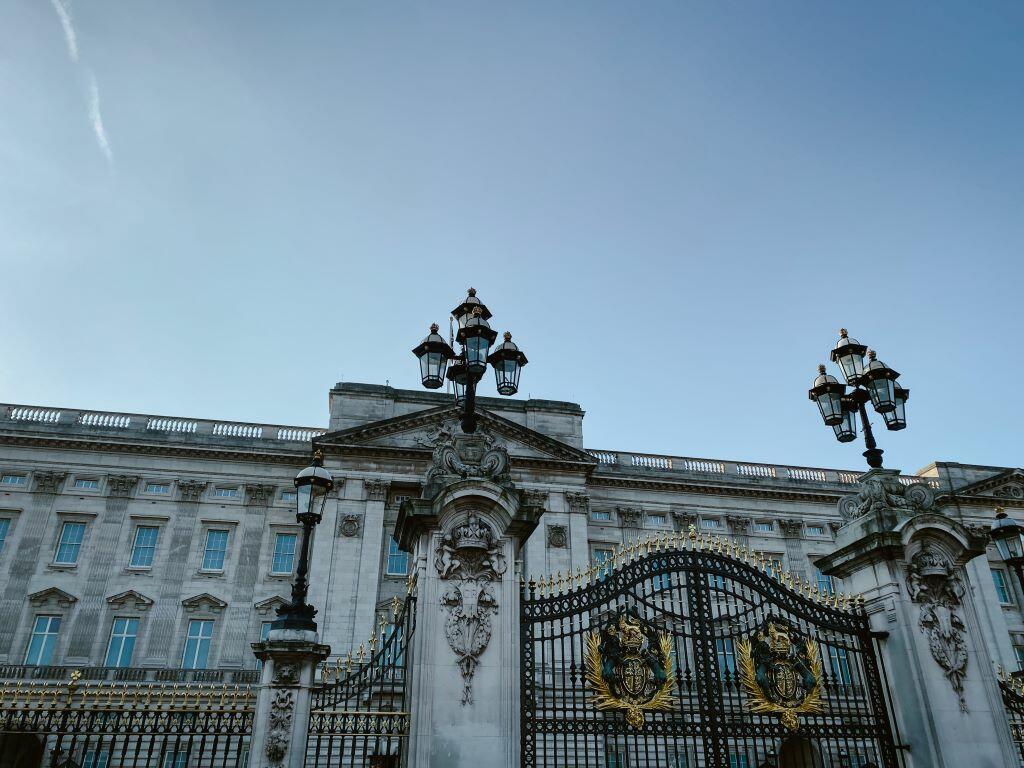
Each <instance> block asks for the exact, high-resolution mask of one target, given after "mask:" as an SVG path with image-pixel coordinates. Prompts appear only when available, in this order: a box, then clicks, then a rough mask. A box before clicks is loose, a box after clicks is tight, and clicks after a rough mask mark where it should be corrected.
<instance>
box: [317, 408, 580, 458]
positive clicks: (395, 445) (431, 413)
mask: <svg viewBox="0 0 1024 768" xmlns="http://www.w3.org/2000/svg"><path fill="white" fill-rule="evenodd" d="M459 417H460V410H459V408H457V407H455V406H442V407H440V408H431V409H429V410H424V411H417V412H416V413H410V414H406V415H404V416H396V417H394V418H392V419H385V420H384V421H376V422H372V423H370V424H363V425H361V426H358V427H352V428H350V429H345V430H340V431H338V432H329V433H327V434H326V435H323V436H322V437H320V438H318V439H317V441H316V442H317V445H319V446H323V447H324V448H326V449H328V450H330V449H331V448H335V449H338V450H342V449H346V448H347V449H355V448H359V449H362V450H364V451H372V450H373V449H378V450H380V451H382V452H396V451H397V452H401V453H407V452H418V453H422V454H423V455H424V456H425V457H427V456H429V455H430V452H431V450H432V446H433V444H434V441H435V439H436V437H437V434H438V430H440V429H441V428H442V427H448V428H449V429H451V430H452V431H453V432H458V431H459V426H458V424H459ZM477 420H478V427H477V432H478V434H483V435H486V436H487V437H489V438H492V439H493V440H494V443H495V444H496V445H498V446H500V447H502V448H504V449H505V450H506V451H508V454H509V457H510V458H511V459H512V462H513V464H514V463H515V461H516V459H520V460H524V459H525V460H534V461H555V462H571V463H574V464H580V465H583V466H588V467H589V466H594V465H596V464H597V461H596V460H595V459H594V457H593V456H591V455H590V454H589V453H587V452H586V451H583V450H580V449H579V448H576V447H574V446H571V445H569V444H567V443H563V442H561V441H560V440H556V439H554V438H551V437H548V436H547V435H545V434H542V433H540V432H537V431H536V430H533V429H530V428H529V427H525V426H523V425H521V424H517V423H515V422H514V421H511V420H509V419H506V418H505V417H503V416H498V415H497V414H495V413H491V412H489V411H487V410H478V412H477Z"/></svg>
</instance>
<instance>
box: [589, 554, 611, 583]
mask: <svg viewBox="0 0 1024 768" xmlns="http://www.w3.org/2000/svg"><path fill="white" fill-rule="evenodd" d="M612 552H613V550H612V549H610V548H608V547H595V548H594V563H595V564H596V565H597V575H598V578H602V579H603V578H604V577H605V576H607V575H608V574H609V573H611V570H612Z"/></svg>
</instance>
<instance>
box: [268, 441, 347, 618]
mask: <svg viewBox="0 0 1024 768" xmlns="http://www.w3.org/2000/svg"><path fill="white" fill-rule="evenodd" d="M323 458H324V457H323V454H322V453H321V452H320V451H319V450H318V451H316V452H315V453H314V454H313V463H312V464H311V465H310V466H308V467H306V468H305V469H304V470H302V471H301V472H299V474H297V475H296V476H295V519H296V520H298V521H299V522H300V523H302V544H301V545H300V549H299V561H298V564H297V565H296V567H295V580H294V581H293V582H292V599H291V601H290V602H287V603H285V604H284V605H282V606H279V607H278V609H277V619H275V620H274V621H273V622H272V623H271V625H270V628H271V629H298V630H308V631H312V632H316V622H315V621H313V617H314V616H316V608H314V607H313V606H311V605H309V604H308V603H307V602H306V596H307V595H308V594H309V539H310V536H312V534H313V526H315V525H317V524H318V523H319V522H320V521H321V520H322V519H323V515H324V504H326V503H327V495H328V494H329V493H330V492H331V490H332V489H333V488H334V480H333V479H332V478H331V473H330V472H328V471H327V470H326V469H324V461H323Z"/></svg>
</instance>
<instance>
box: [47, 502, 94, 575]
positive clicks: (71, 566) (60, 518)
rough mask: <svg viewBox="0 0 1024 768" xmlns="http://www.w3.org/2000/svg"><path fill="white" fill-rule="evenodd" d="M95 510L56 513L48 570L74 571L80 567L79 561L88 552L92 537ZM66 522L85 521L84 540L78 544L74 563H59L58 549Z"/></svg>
mask: <svg viewBox="0 0 1024 768" xmlns="http://www.w3.org/2000/svg"><path fill="white" fill-rule="evenodd" d="M96 517H97V515H96V513H95V512H82V511H58V512H57V513H56V514H55V515H54V525H53V530H52V531H50V559H49V562H47V564H46V568H47V570H52V571H73V570H75V569H76V568H78V565H79V563H81V562H82V558H83V557H84V556H85V554H86V548H87V547H88V545H89V540H90V539H91V538H92V528H93V526H92V525H91V523H93V522H94V521H95V520H96ZM65 523H84V524H85V530H83V531H82V542H81V544H79V545H78V558H77V559H76V560H75V562H73V563H58V562H56V560H57V549H58V548H59V547H60V536H61V533H62V532H63V530H64V524H65Z"/></svg>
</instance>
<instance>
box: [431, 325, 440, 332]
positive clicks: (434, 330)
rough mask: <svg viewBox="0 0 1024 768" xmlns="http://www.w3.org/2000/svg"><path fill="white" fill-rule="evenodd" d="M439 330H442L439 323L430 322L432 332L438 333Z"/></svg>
mask: <svg viewBox="0 0 1024 768" xmlns="http://www.w3.org/2000/svg"><path fill="white" fill-rule="evenodd" d="M439 330H441V326H439V325H438V324H437V323H431V324H430V332H431V333H437V332H438V331H439Z"/></svg>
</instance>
